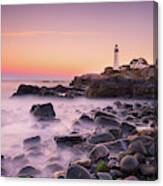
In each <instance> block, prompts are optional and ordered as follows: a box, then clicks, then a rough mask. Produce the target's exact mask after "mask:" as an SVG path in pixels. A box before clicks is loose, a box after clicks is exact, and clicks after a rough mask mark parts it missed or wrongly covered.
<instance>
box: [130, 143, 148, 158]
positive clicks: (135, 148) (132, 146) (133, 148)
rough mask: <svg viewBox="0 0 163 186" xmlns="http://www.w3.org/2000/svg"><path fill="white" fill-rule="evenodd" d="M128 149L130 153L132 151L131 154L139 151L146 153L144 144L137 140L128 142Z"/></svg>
mask: <svg viewBox="0 0 163 186" xmlns="http://www.w3.org/2000/svg"><path fill="white" fill-rule="evenodd" d="M128 150H129V152H130V153H133V154H134V153H136V152H139V153H141V154H144V155H146V154H147V150H146V148H145V146H144V144H143V143H142V142H141V141H139V140H137V141H133V142H132V143H130V145H129V146H128Z"/></svg>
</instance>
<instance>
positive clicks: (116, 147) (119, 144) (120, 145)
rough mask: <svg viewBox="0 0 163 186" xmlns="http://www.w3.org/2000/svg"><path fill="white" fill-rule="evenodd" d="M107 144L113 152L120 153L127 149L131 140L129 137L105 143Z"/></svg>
mask: <svg viewBox="0 0 163 186" xmlns="http://www.w3.org/2000/svg"><path fill="white" fill-rule="evenodd" d="M105 145H106V147H107V148H108V149H109V150H110V151H111V152H114V153H119V152H121V151H126V150H127V148H128V145H129V141H128V140H127V139H118V140H115V141H113V142H109V143H105Z"/></svg>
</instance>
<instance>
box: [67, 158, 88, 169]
mask: <svg viewBox="0 0 163 186" xmlns="http://www.w3.org/2000/svg"><path fill="white" fill-rule="evenodd" d="M73 164H77V165H81V166H83V167H90V166H91V159H89V158H87V159H79V160H75V161H73V162H71V165H73Z"/></svg>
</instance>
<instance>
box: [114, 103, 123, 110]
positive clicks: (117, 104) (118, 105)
mask: <svg viewBox="0 0 163 186" xmlns="http://www.w3.org/2000/svg"><path fill="white" fill-rule="evenodd" d="M114 105H116V107H117V108H118V109H120V108H122V103H121V102H120V101H115V102H114Z"/></svg>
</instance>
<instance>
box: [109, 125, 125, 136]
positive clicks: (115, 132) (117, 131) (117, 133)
mask: <svg viewBox="0 0 163 186" xmlns="http://www.w3.org/2000/svg"><path fill="white" fill-rule="evenodd" d="M109 132H110V133H111V134H113V136H114V137H115V139H118V138H120V137H122V130H121V128H118V127H117V128H112V129H109Z"/></svg>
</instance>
